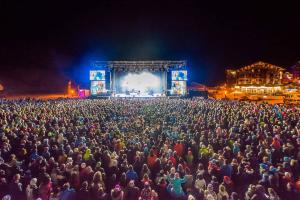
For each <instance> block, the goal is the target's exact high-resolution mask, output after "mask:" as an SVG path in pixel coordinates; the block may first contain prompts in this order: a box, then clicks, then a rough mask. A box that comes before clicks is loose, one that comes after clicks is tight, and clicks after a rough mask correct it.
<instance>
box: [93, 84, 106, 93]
mask: <svg viewBox="0 0 300 200" xmlns="http://www.w3.org/2000/svg"><path fill="white" fill-rule="evenodd" d="M104 92H105V81H92V82H91V95H99V94H101V93H104Z"/></svg>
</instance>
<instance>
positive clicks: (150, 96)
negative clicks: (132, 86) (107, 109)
mask: <svg viewBox="0 0 300 200" xmlns="http://www.w3.org/2000/svg"><path fill="white" fill-rule="evenodd" d="M164 96H165V95H164V94H161V93H154V94H153V95H149V94H143V93H141V94H137V93H133V94H124V93H120V94H114V95H112V97H130V98H133V97H136V98H140V97H141V98H145V97H147V98H152V97H164Z"/></svg>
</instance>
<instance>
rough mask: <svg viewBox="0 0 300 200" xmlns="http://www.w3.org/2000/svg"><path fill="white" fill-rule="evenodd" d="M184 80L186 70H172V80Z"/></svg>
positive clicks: (185, 78)
mask: <svg viewBox="0 0 300 200" xmlns="http://www.w3.org/2000/svg"><path fill="white" fill-rule="evenodd" d="M186 80H187V71H186V70H177V71H172V81H186Z"/></svg>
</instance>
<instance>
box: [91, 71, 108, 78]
mask: <svg viewBox="0 0 300 200" xmlns="http://www.w3.org/2000/svg"><path fill="white" fill-rule="evenodd" d="M90 80H91V81H104V80H105V70H93V71H90Z"/></svg>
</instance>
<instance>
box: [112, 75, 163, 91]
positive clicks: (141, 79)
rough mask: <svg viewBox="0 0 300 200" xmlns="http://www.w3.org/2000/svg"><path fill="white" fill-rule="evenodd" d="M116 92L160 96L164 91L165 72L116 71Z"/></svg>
mask: <svg viewBox="0 0 300 200" xmlns="http://www.w3.org/2000/svg"><path fill="white" fill-rule="evenodd" d="M115 90H116V91H115V92H116V94H126V95H127V96H158V95H161V94H162V93H163V91H164V84H163V72H161V71H159V72H150V71H141V72H116V74H115Z"/></svg>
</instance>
